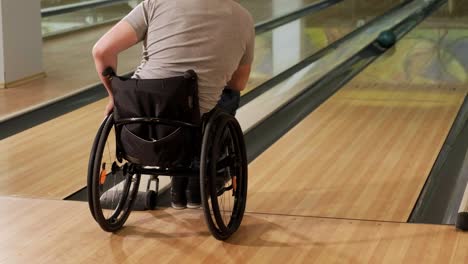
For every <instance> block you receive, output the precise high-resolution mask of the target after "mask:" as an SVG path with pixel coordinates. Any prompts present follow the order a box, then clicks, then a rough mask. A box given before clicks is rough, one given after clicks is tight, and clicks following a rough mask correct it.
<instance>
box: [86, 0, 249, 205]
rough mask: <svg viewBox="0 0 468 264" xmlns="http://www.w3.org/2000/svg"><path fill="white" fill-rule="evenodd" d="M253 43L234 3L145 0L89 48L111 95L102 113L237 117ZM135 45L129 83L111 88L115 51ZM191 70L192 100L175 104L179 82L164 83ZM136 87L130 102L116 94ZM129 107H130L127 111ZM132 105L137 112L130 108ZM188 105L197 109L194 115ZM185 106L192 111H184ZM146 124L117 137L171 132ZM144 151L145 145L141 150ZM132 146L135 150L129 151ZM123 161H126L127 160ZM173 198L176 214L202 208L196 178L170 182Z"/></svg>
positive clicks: (152, 136)
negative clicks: (137, 60)
mask: <svg viewBox="0 0 468 264" xmlns="http://www.w3.org/2000/svg"><path fill="white" fill-rule="evenodd" d="M254 38H255V33H254V25H253V19H252V17H251V16H250V14H249V13H248V12H247V11H246V10H245V9H244V8H243V7H241V6H240V5H239V4H238V3H236V2H235V1H233V0H145V1H143V2H142V3H140V4H139V5H137V6H136V7H135V8H134V9H133V10H132V11H131V12H130V13H129V14H128V15H127V16H126V17H124V18H123V19H122V20H121V21H120V22H118V23H117V24H116V25H115V26H114V27H113V28H112V29H110V30H109V31H108V32H107V33H105V34H104V36H103V37H102V38H101V39H100V40H99V41H98V42H97V43H96V44H95V46H94V48H93V57H94V61H95V65H96V70H97V72H98V73H99V76H100V78H101V81H102V83H103V84H104V86H105V87H106V89H107V92H108V94H109V101H108V104H107V106H106V108H105V115H108V114H110V113H111V112H112V111H114V115H115V116H119V117H120V118H125V117H135V116H141V115H146V116H152V117H159V118H167V119H184V120H182V121H186V122H188V123H197V122H198V121H200V120H198V121H197V115H198V119H200V115H202V116H203V115H204V114H207V113H209V112H210V111H211V110H212V109H213V108H214V107H215V106H218V107H219V108H223V109H225V110H226V111H227V112H230V113H231V114H234V113H235V111H236V109H237V107H238V101H239V97H240V96H239V94H240V91H242V90H243V89H244V88H245V86H246V83H247V80H248V78H249V74H250V70H251V63H252V60H253V50H254ZM139 42H142V44H143V53H142V61H141V64H140V65H139V66H138V68H137V69H136V71H135V72H134V74H133V76H132V78H131V79H130V80H125V79H123V78H119V80H120V81H121V82H120V84H119V85H120V86H121V87H113V85H112V84H111V80H110V79H111V78H108V77H110V76H108V75H109V73H108V72H107V73H106V74H102V73H103V72H104V71H105V70H106V69H108V68H111V69H113V70H114V71H116V70H117V59H118V54H119V53H120V52H122V51H124V50H126V49H128V48H129V47H131V46H133V45H135V44H137V43H139ZM190 69H193V71H194V72H195V74H194V78H195V82H196V85H197V87H195V88H194V89H192V90H191V92H189V94H188V95H187V96H188V98H189V100H194V101H193V102H192V101H191V102H189V103H188V104H187V102H185V101H184V102H181V103H174V102H173V101H178V100H180V98H183V96H180V93H179V92H175V91H172V92H167V93H166V91H167V90H171V89H176V88H175V87H178V84H174V85H170V83H171V81H168V80H171V78H175V77H177V76H183V75H184V73H186V72H187V71H188V70H190ZM106 75H107V76H106ZM114 78H117V77H114ZM174 83H175V82H174ZM114 85H115V84H114ZM186 86H190V84H188V85H186ZM223 88H224V90H223ZM137 89H139V90H138V91H139V92H137V93H132V96H135V97H138V98H133V99H132V98H131V97H132V96H128V95H126V94H124V92H121V91H133V90H135V91H136V90H137ZM181 89H182V88H181ZM117 90H118V91H119V93H120V98H125V99H123V100H121V101H118V100H114V98H116V97H117V95H116V94H115V93H116V91H117ZM152 90H158V91H159V92H158V91H155V92H153V91H152ZM182 90H183V89H182ZM194 91H195V93H194V94H190V93H192V92H194ZM166 100H167V102H164V101H166ZM119 104H120V105H119ZM131 104H134V106H129V105H131ZM161 105H162V106H161ZM132 107H133V108H134V109H137V110H135V111H133V110H132V109H133V108H132ZM187 107H188V108H187ZM191 107H196V108H197V109H195V111H193V110H190V109H191ZM185 108H187V109H189V108H190V109H189V110H187V111H188V112H187V111H186V109H185ZM115 116H114V118H115ZM143 127H144V125H137V124H129V125H128V126H127V128H128V131H127V130H125V129H126V128H122V129H119V130H116V133H118V134H119V135H121V136H122V137H123V136H125V135H127V136H128V137H132V134H133V133H135V131H143V130H144V131H146V132H144V133H147V135H145V136H144V137H143V139H142V140H143V141H145V140H155V141H156V140H157V139H160V138H162V135H163V136H164V137H167V136H168V135H172V134H173V133H176V132H175V130H174V129H172V130H171V129H169V128H168V127H163V128H160V129H156V130H154V129H153V130H154V131H153V130H152V129H150V128H148V127H146V128H145V129H142V128H143ZM132 129H133V130H132ZM148 131H149V132H148ZM144 146H146V145H144V144H143V143H142V145H141V146H140V149H139V150H138V151H141V149H143V148H144ZM132 147H133V148H136V147H138V146H127V148H132ZM168 151H169V152H168V153H167V156H171V154H174V153H175V154H180V155H182V153H177V151H176V148H174V149H172V153H171V150H168ZM127 152H131V151H127ZM127 154H128V153H127ZM127 158H130V159H131V156H129V157H127ZM149 162H151V161H149ZM171 198H172V203H171V204H172V207H174V208H176V209H183V208H186V207H189V208H197V207H199V206H200V204H201V198H200V181H199V179H197V178H194V177H173V178H172V187H171Z"/></svg>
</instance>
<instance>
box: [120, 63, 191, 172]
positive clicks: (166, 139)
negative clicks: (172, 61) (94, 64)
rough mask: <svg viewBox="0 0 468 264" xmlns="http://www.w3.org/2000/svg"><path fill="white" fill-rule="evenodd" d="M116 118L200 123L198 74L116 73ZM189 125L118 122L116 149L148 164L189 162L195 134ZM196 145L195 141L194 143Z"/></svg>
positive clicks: (177, 164) (127, 156)
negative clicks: (161, 76)
mask: <svg viewBox="0 0 468 264" xmlns="http://www.w3.org/2000/svg"><path fill="white" fill-rule="evenodd" d="M111 84H112V92H113V95H114V119H115V121H116V123H118V122H119V121H120V120H122V119H128V118H141V117H144V118H160V119H164V120H174V121H181V122H186V123H191V124H196V125H198V124H199V123H200V108H199V102H198V85H197V76H196V74H195V72H194V71H187V72H186V73H185V74H184V76H178V77H171V78H166V79H128V78H122V77H117V76H116V77H113V78H112V81H111ZM197 132H198V131H194V129H193V128H189V127H174V126H171V125H167V124H155V123H144V122H142V123H132V124H125V125H121V126H118V125H117V126H116V136H117V151H120V152H121V154H123V157H124V158H126V159H127V160H129V161H131V162H133V163H137V164H141V165H148V166H160V167H178V166H186V165H187V164H188V163H190V161H191V159H192V158H193V155H194V151H195V150H196V149H195V148H194V143H195V142H197V141H198V139H197V138H196V137H197V136H196V134H197ZM195 145H196V144H195Z"/></svg>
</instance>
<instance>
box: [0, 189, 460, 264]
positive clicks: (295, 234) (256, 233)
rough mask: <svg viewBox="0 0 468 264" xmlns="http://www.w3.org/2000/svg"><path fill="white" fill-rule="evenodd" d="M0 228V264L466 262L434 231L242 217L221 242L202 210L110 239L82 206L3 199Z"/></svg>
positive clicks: (442, 232) (165, 215)
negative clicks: (227, 238) (234, 228)
mask: <svg viewBox="0 0 468 264" xmlns="http://www.w3.org/2000/svg"><path fill="white" fill-rule="evenodd" d="M0 225H1V226H3V227H8V228H1V229H0V252H1V254H0V262H1V263H70V262H72V263H152V262H155V261H156V262H157V263H167V262H171V263H193V262H194V261H195V262H203V263H220V262H223V263H437V264H438V263H467V262H468V255H467V253H466V248H467V247H468V234H466V233H462V232H456V231H455V230H454V229H453V227H451V226H440V225H421V224H406V223H405V224H402V223H390V222H372V221H358V220H348V219H329V218H315V217H301V216H283V215H265V214H251V213H248V214H246V215H245V216H244V220H243V222H242V225H241V227H240V228H239V230H238V231H237V232H236V233H235V234H234V235H233V236H232V237H231V238H230V239H229V240H228V241H227V242H220V241H217V240H215V239H214V238H213V237H212V236H211V235H210V233H209V232H208V229H207V227H206V225H205V223H204V220H203V215H202V211H201V210H183V211H177V210H173V209H161V210H157V211H153V212H133V213H132V214H131V215H130V218H129V219H128V220H127V223H126V226H125V227H124V228H123V229H122V230H121V231H119V232H117V233H115V234H111V233H107V232H104V231H102V230H101V229H100V228H99V226H98V225H97V223H96V222H94V220H93V218H92V216H91V215H90V213H89V209H88V207H87V205H86V204H85V203H80V202H70V201H51V200H41V199H34V200H33V199H20V198H5V197H0ZM428 242H430V243H428ZM428 252H430V254H429V253H428Z"/></svg>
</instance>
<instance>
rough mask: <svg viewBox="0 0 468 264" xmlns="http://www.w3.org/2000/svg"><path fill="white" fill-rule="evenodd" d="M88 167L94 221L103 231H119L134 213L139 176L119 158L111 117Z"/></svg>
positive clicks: (99, 135)
mask: <svg viewBox="0 0 468 264" xmlns="http://www.w3.org/2000/svg"><path fill="white" fill-rule="evenodd" d="M88 166H89V167H88V202H89V207H90V209H91V212H92V214H93V217H94V219H95V220H96V222H98V223H99V225H100V226H101V228H102V229H103V230H105V231H108V232H114V231H117V230H119V229H120V228H121V227H122V225H123V224H124V223H125V221H126V220H127V218H128V216H129V214H130V212H131V209H132V206H133V202H134V201H135V198H136V195H137V193H138V185H139V183H140V175H138V174H135V173H134V172H133V171H134V170H133V167H132V166H133V165H131V164H129V163H128V162H127V161H125V160H122V159H120V161H119V160H118V159H117V157H116V136H115V128H114V119H113V117H112V114H111V115H109V116H108V117H106V119H105V120H104V121H103V124H102V125H101V127H100V128H99V130H98V133H97V135H96V138H95V141H94V144H93V148H92V151H91V155H90V160H89V164H88Z"/></svg>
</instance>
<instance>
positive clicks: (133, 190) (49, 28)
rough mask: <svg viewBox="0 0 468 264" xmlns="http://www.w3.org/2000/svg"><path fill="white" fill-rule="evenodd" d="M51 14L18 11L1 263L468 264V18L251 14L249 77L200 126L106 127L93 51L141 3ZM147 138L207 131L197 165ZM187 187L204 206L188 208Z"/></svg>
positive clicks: (351, 10) (407, 6)
mask: <svg viewBox="0 0 468 264" xmlns="http://www.w3.org/2000/svg"><path fill="white" fill-rule="evenodd" d="M149 1H152V0H149ZM229 1H230V0H229ZM38 2H40V3H37V5H36V4H31V5H30V7H28V10H26V7H25V6H29V4H28V5H24V3H23V2H22V1H18V2H16V1H6V0H0V10H8V13H5V12H4V13H1V12H0V18H2V19H0V26H1V27H2V30H1V31H0V32H3V33H2V40H3V43H5V45H3V46H1V45H0V49H3V50H2V52H3V54H7V56H4V58H3V57H0V62H1V63H2V64H1V67H3V69H5V70H4V72H6V74H4V76H3V77H2V78H3V79H1V80H0V81H1V84H2V85H1V87H2V88H0V263H2V264H3V263H155V262H156V263H468V251H467V249H468V232H466V231H465V230H468V220H467V218H468V217H467V216H468V191H467V190H468V186H467V183H468V155H467V153H468V151H467V150H468V120H467V117H468V100H467V94H468V59H467V56H466V52H467V51H468V8H467V7H466V5H464V2H463V1H457V0H409V1H399V0H385V1H382V0H287V1H286V0H284V1H283V0H249V1H244V0H239V1H238V3H239V4H240V5H242V6H244V7H245V8H246V9H247V10H248V11H249V12H250V13H251V14H252V17H253V19H254V21H255V30H256V33H255V34H256V36H255V51H254V53H255V58H254V62H253V64H252V72H251V75H250V79H249V81H248V83H247V87H246V89H245V90H244V91H243V92H242V93H241V99H240V106H239V108H238V109H237V113H236V114H235V117H233V116H232V115H230V114H226V113H218V112H216V113H215V114H212V115H210V116H209V118H208V119H207V120H208V121H206V123H204V124H202V125H200V126H198V125H197V124H196V122H195V121H194V123H193V124H195V125H193V124H192V123H190V122H188V121H187V122H176V120H165V119H164V118H160V117H158V116H151V117H149V118H151V120H149V119H148V118H146V119H144V120H143V119H142V120H135V119H130V118H128V119H124V118H127V117H126V116H122V115H121V112H117V114H118V115H120V116H121V117H122V118H116V119H113V118H106V119H104V116H103V110H104V108H105V106H106V104H107V101H108V99H107V98H106V96H107V94H106V90H105V88H104V87H103V85H102V84H101V83H100V80H99V78H98V76H97V74H96V70H95V68H94V62H93V58H92V56H91V50H92V47H93V45H94V44H95V43H96V41H97V40H98V39H99V38H100V37H101V36H102V35H103V34H104V33H105V32H107V31H108V30H109V29H110V28H111V27H112V26H113V25H114V24H115V23H116V22H117V21H119V20H120V19H122V17H124V16H125V15H126V14H128V12H130V11H131V10H132V9H133V8H135V7H136V6H137V5H138V4H139V3H140V2H141V1H140V0H136V1H134V0H132V1H107V0H98V1H78V0H57V1H55V0H54V1H52V0H41V1H38ZM28 3H29V2H28ZM35 5H36V6H35ZM15 12H16V13H15ZM20 13H22V14H28V16H27V17H28V19H25V20H24V21H22V22H17V23H16V24H17V26H16V27H17V30H16V31H19V30H29V31H28V32H29V33H30V34H28V38H30V39H29V40H28V41H22V40H21V36H19V35H18V34H15V30H14V28H12V27H11V25H12V22H15V19H17V18H18V17H21V16H20V15H18V14H20ZM14 24H15V23H13V25H14ZM19 24H21V25H19ZM13 44H14V45H13ZM28 45H29V46H28ZM24 50H27V52H25V51H24ZM23 51H24V53H28V52H29V53H28V54H26V55H27V56H22V55H18V53H21V52H23ZM34 52H36V53H34ZM12 57H14V58H16V59H15V60H14V62H13V61H12V60H11V58H12ZM140 60H141V45H136V46H134V47H132V48H130V49H128V50H126V51H124V52H123V53H122V54H121V55H119V65H118V69H117V72H116V74H118V75H120V76H128V75H130V74H131V73H132V72H133V71H134V70H135V67H136V66H137V65H139V62H140ZM18 65H22V66H21V67H19V66H18ZM12 73H14V74H12ZM109 75H112V74H111V73H109ZM192 77H193V76H192V75H191V73H186V74H185V75H184V76H183V77H181V78H180V79H173V80H172V81H175V82H178V81H180V82H184V83H185V82H186V83H188V84H190V83H191V82H192V81H193V80H194V79H193V78H192ZM112 79H113V81H114V82H115V81H119V80H120V79H118V77H115V76H113V78H112ZM114 85H116V84H114ZM170 85H171V84H170V82H167V83H166V86H167V87H169V86H170ZM181 87H182V86H181ZM125 92H127V91H125ZM117 100H119V99H117ZM184 102H187V103H188V102H189V100H185V99H184ZM114 113H115V112H114ZM103 120H104V121H103ZM145 120H146V121H145ZM136 121H145V122H152V124H153V125H154V124H156V123H158V122H169V123H171V122H172V123H171V124H176V125H177V126H182V127H189V128H191V129H200V127H203V131H202V132H201V133H200V134H193V135H194V136H193V138H196V142H195V143H194V141H191V143H190V147H191V148H189V149H191V150H193V149H195V150H197V151H199V152H200V154H199V159H198V160H197V162H198V164H197V166H195V167H193V166H192V165H190V166H189V165H188V163H184V162H185V160H182V158H181V161H180V162H179V163H180V164H182V163H183V164H185V165H187V167H183V168H182V167H181V166H178V167H171V165H164V166H163V167H162V166H158V164H152V161H153V160H154V159H151V158H148V155H143V156H141V157H140V158H143V159H145V162H146V164H142V163H139V161H138V160H135V159H134V157H133V156H131V155H129V154H128V153H130V151H128V149H127V150H125V151H123V152H122V145H119V144H122V143H117V142H118V138H119V137H120V136H121V135H122V133H128V132H125V130H124V128H119V127H125V125H128V124H134V123H132V122H136ZM174 122H175V123H174ZM122 131H123V132H122ZM196 131H198V130H196ZM191 135H192V134H191ZM147 141H149V140H147ZM192 145H193V146H192ZM198 145H199V146H198ZM141 146H143V145H139V147H137V148H136V149H137V151H138V150H141V148H143V147H144V146H143V147H141ZM145 146H146V145H145ZM173 148H174V149H175V148H176V147H175V145H174V147H173ZM174 149H170V150H171V151H168V152H167V153H168V154H167V155H166V156H165V157H168V156H169V155H172V154H174V153H177V152H179V153H181V154H180V155H178V157H180V156H183V154H182V151H180V149H182V148H179V149H177V151H175V150H174ZM182 150H184V149H182ZM119 151H120V152H119ZM171 153H172V154H171ZM187 153H188V152H187ZM185 154H186V153H185ZM158 155H160V154H159V153H156V154H155V156H154V157H158V159H159V162H160V163H161V162H166V163H165V164H169V163H170V162H168V161H167V160H165V159H164V157H161V156H158ZM186 155H187V156H184V157H189V156H190V155H195V154H190V155H189V154H186ZM196 155H198V154H196ZM190 158H192V156H190ZM140 160H141V159H140ZM214 161H215V162H214ZM149 163H151V164H149ZM150 175H160V176H158V177H155V176H150ZM188 175H189V176H191V177H194V178H196V179H199V180H200V183H201V193H202V206H201V207H200V208H195V209H190V208H186V209H183V210H176V209H173V208H172V207H171V197H170V177H168V176H174V177H176V176H179V177H180V176H184V177H185V176H188ZM156 179H157V180H156ZM116 197H117V198H116ZM116 200H117V201H116Z"/></svg>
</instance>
